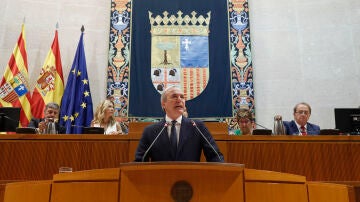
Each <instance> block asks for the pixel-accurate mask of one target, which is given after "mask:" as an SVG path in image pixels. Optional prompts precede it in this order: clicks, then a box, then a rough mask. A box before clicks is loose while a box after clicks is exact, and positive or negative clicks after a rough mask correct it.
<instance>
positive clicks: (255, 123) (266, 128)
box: [254, 122, 271, 130]
mask: <svg viewBox="0 0 360 202" xmlns="http://www.w3.org/2000/svg"><path fill="white" fill-rule="evenodd" d="M254 123H255V125H257V126H260V127H261V128H263V129H266V130H271V129H270V128H267V127H265V126H263V125H260V124H258V123H256V122H254Z"/></svg>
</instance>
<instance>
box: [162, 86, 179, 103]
mask: <svg viewBox="0 0 360 202" xmlns="http://www.w3.org/2000/svg"><path fill="white" fill-rule="evenodd" d="M173 88H177V89H180V90H181V88H180V87H179V86H175V85H171V86H168V87H167V88H165V90H164V92H163V93H162V94H161V97H160V102H161V103H163V102H166V99H167V93H168V91H169V90H170V89H173Z"/></svg>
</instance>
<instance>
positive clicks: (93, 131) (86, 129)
mask: <svg viewBox="0 0 360 202" xmlns="http://www.w3.org/2000/svg"><path fill="white" fill-rule="evenodd" d="M82 134H104V128H101V127H84V128H83V132H82Z"/></svg>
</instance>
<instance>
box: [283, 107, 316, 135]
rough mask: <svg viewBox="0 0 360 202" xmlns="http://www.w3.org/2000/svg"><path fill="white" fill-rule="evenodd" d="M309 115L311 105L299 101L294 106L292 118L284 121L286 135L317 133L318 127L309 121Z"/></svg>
mask: <svg viewBox="0 0 360 202" xmlns="http://www.w3.org/2000/svg"><path fill="white" fill-rule="evenodd" d="M310 115H311V107H310V105H309V104H307V103H305V102H301V103H299V104H297V105H295V107H294V120H292V121H284V126H285V131H286V134H287V135H302V136H306V135H318V134H320V127H319V126H318V125H315V124H312V123H309V122H308V120H309V118H310Z"/></svg>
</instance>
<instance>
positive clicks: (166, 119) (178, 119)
mask: <svg viewBox="0 0 360 202" xmlns="http://www.w3.org/2000/svg"><path fill="white" fill-rule="evenodd" d="M165 121H166V122H168V123H171V121H173V120H172V119H171V118H169V117H168V115H166V116H165ZM181 121H182V116H179V117H178V118H177V119H176V122H177V124H181Z"/></svg>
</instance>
